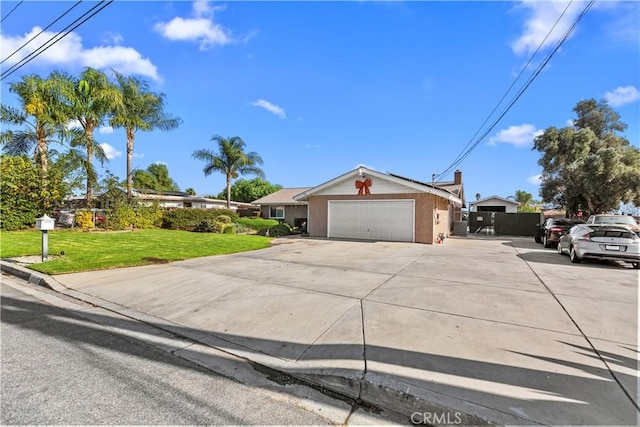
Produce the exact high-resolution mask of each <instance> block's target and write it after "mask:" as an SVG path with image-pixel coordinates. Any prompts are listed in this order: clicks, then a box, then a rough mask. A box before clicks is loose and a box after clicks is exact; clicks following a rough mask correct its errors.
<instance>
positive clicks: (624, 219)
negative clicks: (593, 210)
mask: <svg viewBox="0 0 640 427" xmlns="http://www.w3.org/2000/svg"><path fill="white" fill-rule="evenodd" d="M587 224H594V225H595V224H604V225H621V226H623V227H626V228H628V229H629V230H631V231H633V232H634V233H636V234H637V235H639V236H640V225H638V222H637V221H636V219H635V218H634V217H632V216H629V215H604V214H596V215H591V216H590V217H589V219H588V220H587Z"/></svg>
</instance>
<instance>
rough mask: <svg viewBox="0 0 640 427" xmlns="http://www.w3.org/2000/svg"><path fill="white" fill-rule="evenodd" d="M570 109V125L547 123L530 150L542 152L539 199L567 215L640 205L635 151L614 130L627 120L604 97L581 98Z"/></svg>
mask: <svg viewBox="0 0 640 427" xmlns="http://www.w3.org/2000/svg"><path fill="white" fill-rule="evenodd" d="M573 111H574V112H575V113H576V115H577V118H576V119H575V120H574V122H573V126H571V127H564V128H562V129H557V128H555V127H550V128H548V129H546V130H545V131H544V133H543V134H542V135H540V136H537V137H536V138H535V140H534V146H533V149H535V150H538V151H539V152H540V153H541V154H542V156H541V158H540V159H539V160H538V164H539V165H540V166H542V185H541V190H540V194H541V196H542V198H543V200H544V201H545V202H551V203H554V204H555V205H559V206H564V207H565V208H566V209H567V212H568V213H569V214H570V215H573V214H575V213H577V211H578V210H580V209H582V210H583V211H584V212H585V215H589V214H592V213H601V212H608V211H612V210H615V209H617V208H618V207H619V206H620V203H621V202H623V203H629V202H632V203H634V204H636V205H638V204H640V150H638V148H635V147H633V146H631V145H630V144H629V141H628V140H627V139H626V138H624V137H622V136H620V135H618V132H622V131H624V130H625V129H626V124H624V123H622V122H621V121H620V116H619V115H618V114H617V113H616V112H614V111H613V110H612V109H611V108H610V107H609V106H608V104H607V101H605V100H603V101H600V102H596V101H595V100H593V99H589V100H584V101H580V102H578V104H577V105H576V107H575V108H574V109H573Z"/></svg>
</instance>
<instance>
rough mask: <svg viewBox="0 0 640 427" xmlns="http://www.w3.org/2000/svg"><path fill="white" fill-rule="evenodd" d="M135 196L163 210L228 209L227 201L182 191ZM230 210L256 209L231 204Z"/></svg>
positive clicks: (144, 202)
mask: <svg viewBox="0 0 640 427" xmlns="http://www.w3.org/2000/svg"><path fill="white" fill-rule="evenodd" d="M133 196H134V197H135V198H136V199H138V200H139V201H140V203H142V204H145V205H151V204H153V203H158V205H160V206H162V207H163V208H200V209H227V201H226V200H220V199H210V198H207V197H200V196H190V195H188V194H187V193H183V192H181V191H155V190H134V191H133ZM229 205H230V209H231V210H233V211H238V210H242V209H250V208H252V207H254V206H253V205H252V204H251V203H243V202H233V201H232V202H231V203H230V204H229Z"/></svg>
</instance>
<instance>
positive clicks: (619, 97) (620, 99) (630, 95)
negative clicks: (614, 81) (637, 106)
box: [604, 86, 640, 107]
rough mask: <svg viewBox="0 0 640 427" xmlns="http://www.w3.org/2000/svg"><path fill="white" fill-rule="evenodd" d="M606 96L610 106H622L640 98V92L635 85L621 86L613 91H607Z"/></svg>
mask: <svg viewBox="0 0 640 427" xmlns="http://www.w3.org/2000/svg"><path fill="white" fill-rule="evenodd" d="M604 97H605V98H606V99H607V101H609V105H610V106H612V107H621V106H623V105H626V104H631V103H632V102H636V101H637V100H638V99H640V92H638V89H636V88H635V87H634V86H624V87H623V86H619V87H617V88H615V89H614V90H613V91H610V92H606V93H605V94H604Z"/></svg>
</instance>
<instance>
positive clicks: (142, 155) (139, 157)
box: [133, 153, 144, 159]
mask: <svg viewBox="0 0 640 427" xmlns="http://www.w3.org/2000/svg"><path fill="white" fill-rule="evenodd" d="M133 157H134V158H137V159H141V158H143V157H144V153H133Z"/></svg>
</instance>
